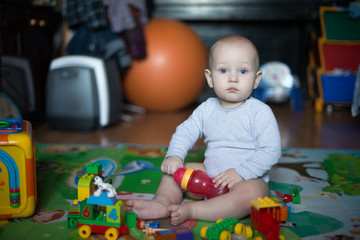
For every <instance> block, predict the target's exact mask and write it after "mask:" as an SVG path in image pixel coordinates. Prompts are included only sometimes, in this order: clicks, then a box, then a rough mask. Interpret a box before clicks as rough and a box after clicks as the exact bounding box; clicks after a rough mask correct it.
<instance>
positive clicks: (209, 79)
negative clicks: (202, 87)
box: [205, 69, 214, 88]
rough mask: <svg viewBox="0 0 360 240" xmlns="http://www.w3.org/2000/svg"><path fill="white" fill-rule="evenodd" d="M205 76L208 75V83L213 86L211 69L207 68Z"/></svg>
mask: <svg viewBox="0 0 360 240" xmlns="http://www.w3.org/2000/svg"><path fill="white" fill-rule="evenodd" d="M205 77H206V81H207V84H208V85H209V87H210V88H213V87H214V85H213V82H212V77H211V71H210V70H209V69H205Z"/></svg>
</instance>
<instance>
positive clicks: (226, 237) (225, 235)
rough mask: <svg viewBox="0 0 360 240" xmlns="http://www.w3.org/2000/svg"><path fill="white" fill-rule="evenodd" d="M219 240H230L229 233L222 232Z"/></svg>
mask: <svg viewBox="0 0 360 240" xmlns="http://www.w3.org/2000/svg"><path fill="white" fill-rule="evenodd" d="M219 240H231V233H230V232H229V231H222V232H221V233H220V236H219Z"/></svg>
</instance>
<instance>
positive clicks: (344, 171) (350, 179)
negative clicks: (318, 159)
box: [321, 154, 360, 196]
mask: <svg viewBox="0 0 360 240" xmlns="http://www.w3.org/2000/svg"><path fill="white" fill-rule="evenodd" d="M321 166H323V167H324V168H325V169H326V171H327V173H328V175H329V177H328V182H329V183H330V186H327V187H324V188H323V189H322V190H323V191H327V192H333V193H337V194H339V195H340V196H341V195H342V194H343V193H344V194H347V195H360V158H359V157H357V156H353V155H348V154H331V155H329V156H328V157H327V159H325V161H324V162H322V163H321Z"/></svg>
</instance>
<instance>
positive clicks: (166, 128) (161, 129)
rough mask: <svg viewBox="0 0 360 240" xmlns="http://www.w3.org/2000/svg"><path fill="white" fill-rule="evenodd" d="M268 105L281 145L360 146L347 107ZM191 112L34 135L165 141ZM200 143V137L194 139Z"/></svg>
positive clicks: (44, 139) (40, 129)
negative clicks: (323, 108)
mask: <svg viewBox="0 0 360 240" xmlns="http://www.w3.org/2000/svg"><path fill="white" fill-rule="evenodd" d="M270 106H271V108H272V109H273V111H274V114H275V117H276V118H277V121H278V124H279V129H280V133H281V138H282V147H283V148H291V147H301V148H337V149H360V116H358V117H355V118H353V117H352V116H351V110H350V107H340V108H335V109H333V111H332V112H326V111H324V112H322V113H315V111H314V109H313V106H312V104H311V103H310V102H305V103H304V109H303V110H302V111H295V110H293V109H291V108H290V107H289V104H285V103H284V104H271V105H270ZM191 112H192V108H189V109H186V110H182V111H179V112H172V113H146V114H144V115H141V114H131V116H132V117H133V121H132V122H119V123H118V124H116V125H114V126H110V127H106V128H104V129H100V130H95V131H88V132H73V131H55V130H52V129H51V128H49V126H48V125H47V124H46V123H42V124H36V126H34V129H35V136H36V137H35V138H36V140H37V142H39V143H81V144H102V145H106V144H108V143H110V142H122V143H133V144H147V145H167V144H168V143H169V141H170V138H171V135H172V134H173V132H174V131H175V128H176V126H177V125H178V124H180V123H181V122H182V121H184V120H185V119H186V118H187V117H188V116H189V115H190V114H191ZM202 144H203V142H202V141H201V140H200V141H199V142H198V143H197V145H202Z"/></svg>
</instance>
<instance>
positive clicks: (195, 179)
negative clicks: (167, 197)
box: [173, 168, 229, 199]
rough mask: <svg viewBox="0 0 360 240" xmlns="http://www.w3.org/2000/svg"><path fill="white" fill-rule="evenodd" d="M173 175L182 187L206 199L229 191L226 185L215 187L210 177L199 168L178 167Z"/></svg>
mask: <svg viewBox="0 0 360 240" xmlns="http://www.w3.org/2000/svg"><path fill="white" fill-rule="evenodd" d="M173 177H174V180H175V182H176V183H177V184H179V185H180V186H181V188H182V189H184V190H186V191H189V192H190V193H194V194H200V195H204V196H205V197H206V198H207V199H210V198H213V197H216V196H219V195H221V194H224V193H227V192H229V189H228V188H227V187H225V188H223V189H221V188H215V187H214V183H213V181H212V178H211V177H209V176H208V175H206V173H205V172H203V171H201V170H194V169H193V168H188V169H186V168H179V169H177V170H176V171H175V173H174V176H173Z"/></svg>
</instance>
